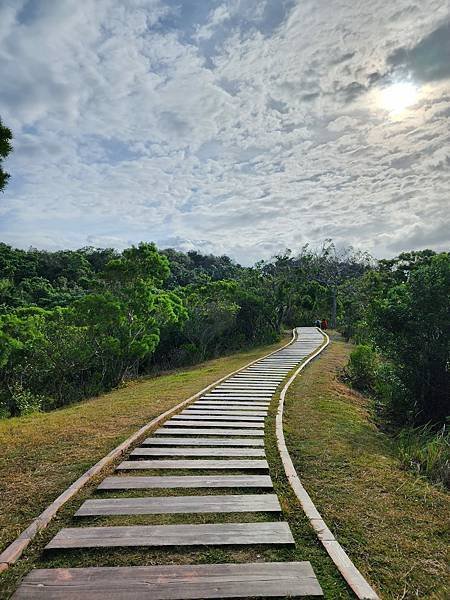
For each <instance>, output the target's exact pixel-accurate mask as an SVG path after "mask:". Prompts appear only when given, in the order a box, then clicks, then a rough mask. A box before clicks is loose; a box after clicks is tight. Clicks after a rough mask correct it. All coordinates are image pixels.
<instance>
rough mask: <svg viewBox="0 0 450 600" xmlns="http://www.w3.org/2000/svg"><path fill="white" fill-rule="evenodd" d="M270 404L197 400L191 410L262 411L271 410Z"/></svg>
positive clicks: (191, 405) (190, 406)
mask: <svg viewBox="0 0 450 600" xmlns="http://www.w3.org/2000/svg"><path fill="white" fill-rule="evenodd" d="M269 405H270V402H247V401H245V400H242V402H239V401H238V402H228V401H224V400H220V401H219V400H217V401H216V400H197V402H194V404H190V405H189V409H191V408H226V409H230V410H231V409H233V410H234V409H242V410H262V409H267V408H269Z"/></svg>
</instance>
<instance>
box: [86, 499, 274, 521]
mask: <svg viewBox="0 0 450 600" xmlns="http://www.w3.org/2000/svg"><path fill="white" fill-rule="evenodd" d="M239 512H281V507H280V503H279V502H278V498H277V497H276V495H275V494H245V495H243V496H242V495H235V496H213V495H211V496H167V497H164V496H160V497H156V498H108V499H107V500H86V502H84V504H83V505H82V506H81V507H80V508H79V509H78V510H77V512H76V513H75V516H76V517H98V516H104V515H162V514H185V513H200V514H201V513H239Z"/></svg>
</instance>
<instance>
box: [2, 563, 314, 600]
mask: <svg viewBox="0 0 450 600" xmlns="http://www.w3.org/2000/svg"><path fill="white" fill-rule="evenodd" d="M280 596H283V597H284V596H286V597H289V598H300V597H305V596H308V597H309V596H322V590H321V588H320V585H319V582H318V581H317V579H316V577H315V575H314V572H313V570H312V567H311V565H310V563H309V562H289V563H247V564H240V565H238V564H215V565H214V564H212V565H208V564H204V565H162V566H144V567H88V568H69V569H63V568H59V569H34V570H33V571H31V573H29V574H28V575H27V576H26V577H25V579H24V581H23V582H22V584H21V586H20V587H19V589H18V591H17V592H16V593H15V595H14V597H13V598H14V600H30V599H31V598H33V599H36V600H41V599H43V600H44V599H45V600H106V599H107V600H125V599H132V600H150V599H152V600H195V599H197V600H202V599H206V598H255V597H259V598H273V597H280Z"/></svg>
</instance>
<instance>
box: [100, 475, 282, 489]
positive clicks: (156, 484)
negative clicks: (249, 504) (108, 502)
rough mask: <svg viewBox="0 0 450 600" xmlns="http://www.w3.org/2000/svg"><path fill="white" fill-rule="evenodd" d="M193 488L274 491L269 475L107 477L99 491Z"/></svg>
mask: <svg viewBox="0 0 450 600" xmlns="http://www.w3.org/2000/svg"><path fill="white" fill-rule="evenodd" d="M191 488H224V489H225V488H261V489H272V488H273V484H272V480H271V479H270V477H269V476H268V475H181V476H180V475H165V476H162V477H161V476H154V477H142V476H140V475H138V476H133V475H131V476H130V475H128V476H125V477H124V476H120V477H117V476H111V477H106V478H105V479H104V480H103V481H102V482H101V483H100V485H99V486H98V488H97V489H98V490H153V489H191Z"/></svg>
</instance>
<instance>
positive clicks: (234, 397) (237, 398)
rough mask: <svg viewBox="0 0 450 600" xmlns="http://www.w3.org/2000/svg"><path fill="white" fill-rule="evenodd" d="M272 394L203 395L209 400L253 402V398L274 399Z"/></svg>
mask: <svg viewBox="0 0 450 600" xmlns="http://www.w3.org/2000/svg"><path fill="white" fill-rule="evenodd" d="M272 395H273V394H271V395H269V396H253V395H251V394H247V395H245V394H216V395H211V396H210V395H207V396H202V399H204V400H209V401H213V402H215V401H216V400H219V401H220V400H222V401H223V400H227V401H228V400H229V401H230V402H240V401H247V402H251V401H252V400H253V401H254V402H270V400H271V399H272Z"/></svg>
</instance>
